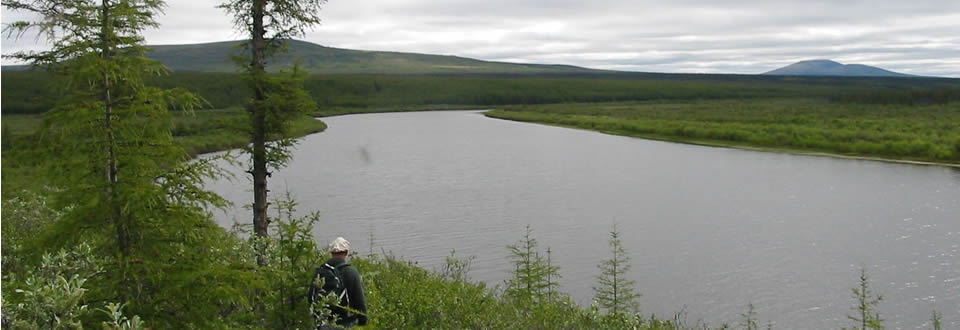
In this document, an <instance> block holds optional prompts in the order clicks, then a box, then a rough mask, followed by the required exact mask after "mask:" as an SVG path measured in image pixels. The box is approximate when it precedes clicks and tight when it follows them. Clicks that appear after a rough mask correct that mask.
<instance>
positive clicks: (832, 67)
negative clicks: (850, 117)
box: [763, 60, 912, 77]
mask: <svg viewBox="0 0 960 330" xmlns="http://www.w3.org/2000/svg"><path fill="white" fill-rule="evenodd" d="M763 74H765V75H773V76H844V77H912V76H911V75H908V74H903V73H898V72H893V71H888V70H884V69H881V68H878V67H873V66H869V65H863V64H841V63H837V62H834V61H831V60H810V61H800V62H797V63H794V64H790V65H788V66H785V67H782V68H779V69H776V70H773V71H769V72H765V73H763Z"/></svg>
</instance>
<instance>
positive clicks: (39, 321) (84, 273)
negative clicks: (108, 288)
mask: <svg viewBox="0 0 960 330" xmlns="http://www.w3.org/2000/svg"><path fill="white" fill-rule="evenodd" d="M5 262H6V260H5ZM103 265H104V261H103V260H102V259H101V258H100V257H98V256H97V255H96V253H94V251H93V249H92V248H91V247H90V245H87V244H81V245H79V246H77V247H75V248H71V249H62V250H60V251H58V252H56V253H47V254H44V255H43V257H42V259H41V261H40V263H39V265H37V266H36V267H35V268H30V269H23V270H20V271H19V273H15V272H14V271H13V270H8V269H7V268H6V267H4V274H3V297H4V304H3V309H4V311H3V314H4V318H5V321H4V324H7V321H8V320H9V324H10V325H11V326H12V328H14V329H38V328H46V329H80V328H82V327H83V326H82V323H81V320H82V318H84V317H85V316H87V314H89V308H88V305H87V297H85V295H86V293H87V291H89V286H88V285H86V283H87V281H88V280H89V279H90V278H92V277H94V276H99V275H101V274H102V273H103V272H104V269H103Z"/></svg>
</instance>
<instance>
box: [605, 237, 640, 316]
mask: <svg viewBox="0 0 960 330" xmlns="http://www.w3.org/2000/svg"><path fill="white" fill-rule="evenodd" d="M610 252H611V253H612V254H613V255H612V256H611V257H610V259H607V260H603V261H601V262H600V265H599V266H598V267H599V268H600V274H599V275H597V284H598V286H595V287H593V291H594V293H595V298H594V299H596V301H597V303H598V304H599V305H600V307H602V308H605V309H607V311H608V312H610V313H613V314H620V313H632V312H636V311H638V310H639V308H640V303H639V302H638V301H637V300H638V299H639V298H640V294H639V293H637V291H636V289H635V288H634V285H636V281H634V280H629V279H627V278H626V274H627V273H628V272H629V271H630V267H631V266H630V256H628V255H627V252H626V251H625V250H624V249H623V242H622V241H621V240H620V231H618V230H617V224H616V223H614V224H613V229H612V230H611V231H610Z"/></svg>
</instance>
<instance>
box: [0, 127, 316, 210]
mask: <svg viewBox="0 0 960 330" xmlns="http://www.w3.org/2000/svg"><path fill="white" fill-rule="evenodd" d="M247 120H248V119H247V114H246V112H245V111H244V110H243V109H240V108H230V109H209V110H197V111H194V112H174V123H175V126H174V129H173V131H172V133H173V135H174V137H176V138H177V139H178V140H179V141H180V142H181V143H182V146H183V148H184V150H185V151H186V152H187V153H188V154H189V155H194V156H195V155H198V154H202V153H207V152H214V151H221V150H228V149H234V148H240V147H243V146H244V145H246V144H247V143H248V142H249V140H250V138H249V136H247V134H246V130H247V127H248V126H249V124H248V123H247ZM2 121H3V133H2V134H3V171H2V173H3V174H2V175H3V177H2V182H3V187H4V189H3V191H4V194H5V195H6V193H7V192H9V191H16V190H19V189H28V190H34V189H37V188H39V187H40V185H39V184H38V182H41V181H40V180H39V179H38V178H39V177H40V175H39V174H37V173H34V172H36V168H35V167H34V165H33V164H32V163H31V162H30V160H29V159H27V158H25V157H21V156H18V155H17V154H16V153H15V152H14V151H15V150H16V149H21V150H23V149H25V148H30V146H31V143H33V142H32V141H33V138H32V137H31V134H33V133H34V132H35V131H36V130H37V129H38V128H39V127H40V126H41V125H43V116H42V115H32V114H25V115H15V114H5V115H3V120H2ZM326 128H327V125H326V124H325V123H324V122H323V121H321V120H318V119H316V118H314V117H312V116H303V117H301V118H298V119H296V120H294V121H293V122H292V123H291V126H290V136H291V137H302V136H305V135H308V134H312V133H316V132H321V131H323V130H325V129H326Z"/></svg>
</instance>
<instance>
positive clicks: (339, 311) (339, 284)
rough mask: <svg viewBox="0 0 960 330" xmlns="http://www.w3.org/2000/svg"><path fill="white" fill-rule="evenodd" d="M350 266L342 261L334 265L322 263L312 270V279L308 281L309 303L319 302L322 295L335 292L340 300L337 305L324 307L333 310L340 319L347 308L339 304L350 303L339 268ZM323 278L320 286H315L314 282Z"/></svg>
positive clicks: (345, 304)
mask: <svg viewBox="0 0 960 330" xmlns="http://www.w3.org/2000/svg"><path fill="white" fill-rule="evenodd" d="M347 266H350V264H348V263H342V264H340V265H337V266H336V267H334V266H331V265H330V264H323V266H320V267H319V268H317V270H316V272H314V275H313V280H314V281H312V282H310V294H309V298H310V303H311V304H313V303H315V302H320V301H322V300H323V297H325V296H327V295H329V294H330V293H334V294H336V296H337V297H338V298H340V299H339V301H340V305H339V306H326V308H328V309H330V310H331V311H333V313H334V314H336V315H338V316H339V317H340V318H341V319H343V318H345V317H346V316H347V310H346V309H344V308H343V307H341V306H349V305H350V296H349V295H347V286H346V284H345V283H344V282H343V275H342V274H341V271H340V270H341V269H342V268H344V267H347ZM321 279H322V280H323V286H322V287H319V288H318V287H316V285H315V284H314V283H316V281H317V280H321Z"/></svg>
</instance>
